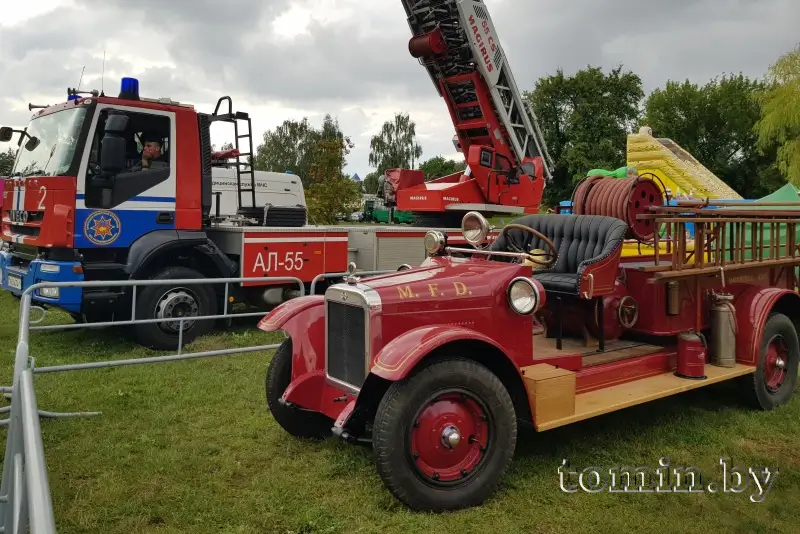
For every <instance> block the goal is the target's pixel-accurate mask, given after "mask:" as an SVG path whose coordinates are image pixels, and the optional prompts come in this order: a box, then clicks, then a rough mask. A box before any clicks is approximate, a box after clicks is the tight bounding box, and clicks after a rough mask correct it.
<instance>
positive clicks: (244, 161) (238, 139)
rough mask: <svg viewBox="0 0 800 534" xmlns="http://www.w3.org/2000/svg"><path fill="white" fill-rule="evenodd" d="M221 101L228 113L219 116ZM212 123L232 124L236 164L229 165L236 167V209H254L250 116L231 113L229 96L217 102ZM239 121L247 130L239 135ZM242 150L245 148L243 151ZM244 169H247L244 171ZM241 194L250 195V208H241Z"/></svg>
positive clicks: (238, 112)
mask: <svg viewBox="0 0 800 534" xmlns="http://www.w3.org/2000/svg"><path fill="white" fill-rule="evenodd" d="M223 101H227V103H228V112H227V113H223V114H220V112H219V111H220V110H219V108H220V105H221V104H222V102H223ZM211 121H212V122H228V123H231V124H233V135H234V150H235V152H234V153H235V154H236V156H235V157H236V162H235V163H231V165H234V166H235V167H236V198H237V200H238V202H239V204H238V207H239V209H241V208H243V207H252V208H255V207H256V178H255V172H254V171H253V166H252V165H251V163H250V160H253V159H254V155H253V124H252V121H251V119H250V115H248V114H247V113H244V112H241V111H237V112H235V113H234V111H233V101H232V100H231V97H229V96H223V97H222V98H220V99H219V100H218V101H217V106H216V107H215V108H214V113H213V115H211ZM239 121H243V122H245V123H246V124H247V130H246V131H245V133H240V125H239ZM243 140H244V144H245V147H242V146H241V145H242V141H243ZM242 148H245V150H244V151H243V150H242ZM244 167H247V168H246V169H244ZM243 180H245V181H246V186H243V184H242V181H243ZM243 193H250V199H251V204H250V206H243V205H242V194H243Z"/></svg>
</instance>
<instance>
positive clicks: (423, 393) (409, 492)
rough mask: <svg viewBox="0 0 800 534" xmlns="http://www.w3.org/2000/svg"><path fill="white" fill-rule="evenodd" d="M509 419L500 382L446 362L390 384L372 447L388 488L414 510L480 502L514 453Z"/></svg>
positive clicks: (471, 365) (467, 364) (510, 407)
mask: <svg viewBox="0 0 800 534" xmlns="http://www.w3.org/2000/svg"><path fill="white" fill-rule="evenodd" d="M516 441H517V422H516V414H515V412H514V404H513V403H512V401H511V397H510V396H509V394H508V391H507V390H506V388H505V386H504V385H503V383H502V382H501V381H500V380H499V379H498V378H497V376H496V375H495V374H494V373H492V372H491V371H489V369H487V368H486V367H484V366H483V365H480V364H478V363H476V362H474V361H469V360H461V359H452V360H444V361H440V362H436V363H433V364H431V365H430V366H427V367H424V368H422V369H421V370H419V371H418V372H415V373H413V374H411V375H410V376H408V377H406V378H405V379H403V380H401V381H399V382H395V383H394V384H392V385H391V386H390V387H389V389H388V391H387V392H386V394H385V396H384V397H383V399H382V400H381V403H380V405H379V406H378V410H377V413H376V415H375V424H374V429H373V448H374V454H375V463H376V467H377V470H378V474H379V475H380V476H381V479H382V480H383V482H384V484H385V485H386V487H387V488H388V490H389V491H390V492H391V493H392V494H393V495H394V496H395V497H396V498H397V499H399V500H400V501H401V502H403V503H405V504H406V505H407V506H408V507H410V508H412V509H414V510H423V511H434V512H441V511H446V510H457V509H461V508H467V507H471V506H477V505H480V504H482V503H483V502H484V501H485V500H486V499H487V498H488V497H489V495H490V494H491V493H492V492H493V491H494V489H495V487H496V486H497V484H498V483H499V481H500V479H501V478H502V476H503V474H504V473H505V471H506V469H507V468H508V465H509V464H510V463H511V460H512V458H513V456H514V449H515V446H516Z"/></svg>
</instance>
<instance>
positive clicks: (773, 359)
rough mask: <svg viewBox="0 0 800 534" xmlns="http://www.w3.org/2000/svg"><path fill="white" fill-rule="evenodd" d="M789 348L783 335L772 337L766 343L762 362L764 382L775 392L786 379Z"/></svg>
mask: <svg viewBox="0 0 800 534" xmlns="http://www.w3.org/2000/svg"><path fill="white" fill-rule="evenodd" d="M788 354H789V349H788V347H787V346H786V341H785V340H784V339H783V336H775V337H773V338H772V339H771V340H770V342H769V344H768V345H767V355H766V358H765V362H764V383H765V384H766V386H767V389H768V390H769V391H770V392H772V393H775V392H777V391H778V390H779V389H780V388H781V385H783V382H784V380H786V367H787V366H788V365H789V360H788Z"/></svg>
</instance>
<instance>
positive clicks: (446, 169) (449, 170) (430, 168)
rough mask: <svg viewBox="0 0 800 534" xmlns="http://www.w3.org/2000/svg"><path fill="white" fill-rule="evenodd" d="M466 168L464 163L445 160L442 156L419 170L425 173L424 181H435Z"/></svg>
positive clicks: (426, 163) (434, 158) (431, 160)
mask: <svg viewBox="0 0 800 534" xmlns="http://www.w3.org/2000/svg"><path fill="white" fill-rule="evenodd" d="M466 168H467V164H466V162H464V161H460V162H459V161H455V160H452V159H445V158H444V157H443V156H436V157H433V158H431V159H429V160H427V161H425V162H424V163H422V164H421V165H420V166H419V170H421V171H422V172H424V173H425V181H431V180H435V179H437V178H442V177H443V176H449V175H451V174H455V173H457V172H460V171H463V170H464V169H466Z"/></svg>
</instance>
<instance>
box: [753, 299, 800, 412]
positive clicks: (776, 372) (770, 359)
mask: <svg viewBox="0 0 800 534" xmlns="http://www.w3.org/2000/svg"><path fill="white" fill-rule="evenodd" d="M759 349H760V353H759V360H758V367H757V368H756V372H755V373H753V381H752V391H753V396H752V401H753V403H754V404H755V405H756V407H758V408H760V409H762V410H772V409H773V408H776V407H777V406H780V405H782V404H786V403H787V402H789V400H790V399H791V398H792V394H793V393H794V389H795V387H796V385H797V369H798V363H799V362H800V341H798V337H797V329H796V328H795V326H794V323H792V321H791V319H789V318H788V317H787V316H786V315H784V314H782V313H773V314H771V315H770V317H769V319H767V322H766V324H765V325H764V333H763V335H762V336H761V344H760V345H759ZM777 358H780V359H781V360H782V361H783V369H782V370H781V369H780V365H779V364H778V362H777V361H776V359H777Z"/></svg>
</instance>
